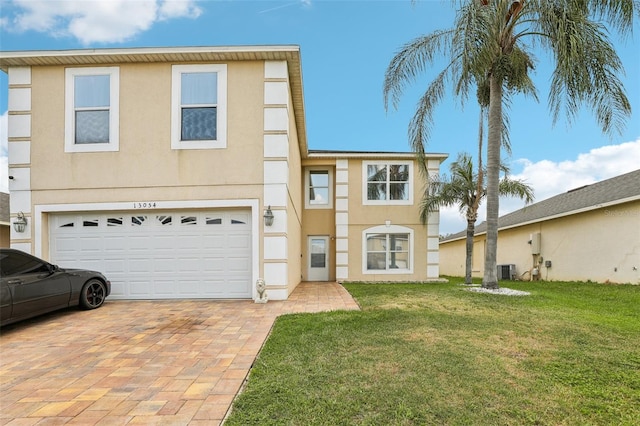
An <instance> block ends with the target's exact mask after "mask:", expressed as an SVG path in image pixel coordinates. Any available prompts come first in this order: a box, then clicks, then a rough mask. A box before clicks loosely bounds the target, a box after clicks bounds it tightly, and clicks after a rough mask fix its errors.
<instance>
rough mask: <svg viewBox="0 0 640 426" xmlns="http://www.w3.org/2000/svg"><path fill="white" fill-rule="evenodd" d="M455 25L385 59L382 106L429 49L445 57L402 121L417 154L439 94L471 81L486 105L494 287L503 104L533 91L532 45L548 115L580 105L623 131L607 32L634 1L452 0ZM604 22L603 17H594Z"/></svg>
mask: <svg viewBox="0 0 640 426" xmlns="http://www.w3.org/2000/svg"><path fill="white" fill-rule="evenodd" d="M454 3H456V4H458V5H459V9H458V12H457V15H456V19H455V23H454V26H453V27H452V28H451V29H448V30H439V31H435V32H433V33H431V34H428V35H425V36H422V37H418V38H416V39H415V40H413V41H411V42H409V43H407V44H406V45H404V46H403V47H402V48H401V49H400V50H399V51H398V53H397V54H396V55H395V56H394V57H393V59H392V60H391V62H390V64H389V66H388V67H387V70H386V73H385V81H384V88H383V93H384V104H385V108H387V109H388V107H389V104H391V105H392V106H393V107H394V108H396V107H397V106H398V104H399V101H400V98H401V96H402V93H403V91H404V89H405V87H406V85H407V84H408V83H411V82H413V81H415V80H416V78H417V77H418V75H419V74H421V73H422V72H424V71H425V69H426V67H427V66H428V65H430V64H432V63H433V62H434V60H435V58H436V57H439V56H444V57H445V58H447V60H448V61H449V62H448V64H447V65H446V67H445V68H444V70H442V71H441V72H440V73H439V74H437V76H436V77H435V78H434V80H433V81H432V82H431V83H430V84H429V85H428V86H427V89H426V91H425V93H424V94H423V95H422V97H421V98H420V100H419V101H418V105H417V109H416V113H415V115H414V117H413V118H412V120H411V122H410V124H409V141H410V144H411V146H412V148H413V150H414V151H415V152H416V154H417V155H418V157H419V158H423V157H424V152H425V144H426V142H427V141H428V139H429V129H430V127H431V126H433V125H434V124H435V123H434V122H433V112H434V109H435V107H436V106H437V104H438V103H439V102H440V101H441V100H442V99H443V98H444V96H445V88H446V86H447V84H449V83H450V84H452V85H453V90H454V94H455V95H456V96H458V97H460V98H461V99H462V100H465V99H467V98H468V94H469V91H470V89H471V88H472V87H476V88H477V98H478V101H479V102H480V105H481V106H482V107H486V108H487V110H488V127H489V129H488V140H487V174H486V179H487V185H486V189H487V194H486V197H487V198H486V199H487V247H486V254H485V266H484V277H483V281H482V285H483V287H485V288H498V279H497V273H496V254H497V242H498V208H499V204H498V203H499V184H500V164H501V162H500V148H501V146H502V129H503V128H504V127H505V120H506V117H507V115H506V114H505V112H504V109H503V107H504V105H505V104H508V103H509V101H510V99H511V97H512V96H513V95H515V94H525V95H532V96H534V97H536V89H535V87H534V84H533V82H532V80H531V78H530V76H529V72H530V70H531V69H533V67H534V65H535V61H534V58H533V56H532V54H531V49H532V48H533V47H536V48H542V49H544V50H546V51H549V52H550V53H551V56H552V60H553V64H554V66H555V69H554V71H553V73H552V75H551V86H550V92H549V93H550V94H549V107H550V110H551V115H552V117H553V122H554V123H555V122H556V121H557V119H558V117H559V115H560V113H561V112H563V110H564V112H565V113H566V117H567V119H568V121H569V122H571V121H572V119H573V118H575V117H576V115H577V113H578V112H579V109H580V108H581V107H582V106H587V107H589V108H591V109H592V110H593V112H594V113H595V118H596V122H597V123H598V124H599V125H600V127H601V129H602V131H603V133H606V134H613V133H616V132H621V131H622V129H623V127H624V124H625V122H626V120H627V119H628V117H629V116H630V115H631V105H630V103H629V100H628V99H627V96H626V94H625V91H624V86H623V84H622V82H621V80H620V78H619V77H618V76H619V75H621V74H623V73H624V68H623V66H622V63H621V61H620V58H619V57H618V55H617V53H616V52H615V49H614V47H613V44H612V42H611V40H610V39H609V36H608V31H609V30H616V31H618V33H620V34H621V35H627V34H630V33H631V31H632V29H633V18H634V13H638V15H640V3H639V2H638V1H634V0H554V1H550V0H455V1H454ZM601 22H604V23H606V24H607V25H608V26H605V24H603V23H601Z"/></svg>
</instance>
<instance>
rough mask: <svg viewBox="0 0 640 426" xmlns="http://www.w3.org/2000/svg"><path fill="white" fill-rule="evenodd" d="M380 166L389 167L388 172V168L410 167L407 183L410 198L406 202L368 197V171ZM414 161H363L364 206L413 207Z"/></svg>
mask: <svg viewBox="0 0 640 426" xmlns="http://www.w3.org/2000/svg"><path fill="white" fill-rule="evenodd" d="M380 165H386V166H387V170H388V166H394V165H401V166H405V165H406V166H408V169H409V180H408V181H407V183H408V191H409V196H408V198H407V199H406V200H389V199H387V200H369V198H368V197H367V194H368V186H367V184H368V181H367V178H368V174H367V169H368V168H369V166H380ZM413 180H414V179H413V161H403V160H397V161H389V160H386V161H363V162H362V204H364V205H378V206H389V205H398V206H408V205H412V204H413ZM387 196H389V194H388V193H387Z"/></svg>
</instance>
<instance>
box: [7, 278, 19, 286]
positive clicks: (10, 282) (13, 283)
mask: <svg viewBox="0 0 640 426" xmlns="http://www.w3.org/2000/svg"><path fill="white" fill-rule="evenodd" d="M7 283H8V284H12V285H16V284H22V280H20V279H17V280H9V281H7Z"/></svg>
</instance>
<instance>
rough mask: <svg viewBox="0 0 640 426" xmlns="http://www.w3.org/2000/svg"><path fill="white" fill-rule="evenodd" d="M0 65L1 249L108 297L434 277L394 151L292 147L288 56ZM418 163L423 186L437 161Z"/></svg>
mask: <svg viewBox="0 0 640 426" xmlns="http://www.w3.org/2000/svg"><path fill="white" fill-rule="evenodd" d="M0 68H1V69H2V70H3V71H4V72H6V73H7V74H8V79H9V93H8V99H9V112H8V114H9V115H8V123H9V126H8V136H9V167H10V174H11V175H12V176H13V177H14V179H13V180H11V182H10V190H11V191H10V192H11V221H12V222H13V221H15V219H16V218H17V215H18V213H20V212H24V215H25V217H26V218H27V221H28V224H27V227H26V231H25V232H24V233H17V232H15V231H14V230H11V246H12V247H15V248H18V249H21V250H24V251H26V252H30V253H33V254H35V255H38V256H42V257H44V258H45V259H48V260H50V261H51V262H54V263H58V264H61V265H64V266H77V267H84V268H93V269H97V270H100V271H102V272H105V273H106V274H107V276H108V277H109V278H110V280H111V281H112V283H113V293H112V296H111V297H112V298H114V299H165V298H255V297H256V290H255V283H256V281H257V280H258V279H260V278H262V279H264V280H265V282H266V285H267V295H268V297H269V298H270V299H286V298H287V297H288V295H289V294H290V293H291V292H292V291H293V289H294V288H295V287H296V286H297V285H298V283H299V282H301V281H334V280H337V281H346V280H349V281H356V280H366V281H378V280H381V281H425V280H430V279H437V278H438V275H439V270H438V229H439V227H438V220H439V217H438V214H434V215H432V216H431V217H430V222H429V224H428V225H427V226H425V225H422V224H420V222H419V216H418V202H419V200H420V197H421V194H422V193H423V191H424V183H423V180H422V177H421V175H420V173H419V171H418V167H417V166H416V163H415V160H414V156H413V155H412V154H410V153H375V152H370V153H367V152H327V151H310V150H309V149H308V147H307V135H306V128H305V109H304V96H303V87H302V71H301V62H300V51H299V47H297V46H250V47H242V46H241V47H192V48H189V47H180V48H148V49H96V50H71V51H21V52H2V53H1V54H0ZM325 121H326V123H327V125H330V123H331V113H330V112H328V113H327V117H326V120H325ZM363 125H364V124H363ZM335 137H336V138H340V137H341V136H340V135H339V134H337V135H335ZM427 158H428V168H429V171H430V172H431V173H434V174H435V173H438V171H439V167H440V163H441V162H442V161H443V160H444V159H445V158H446V155H444V154H429V155H428V156H427ZM271 215H273V223H272V224H268V222H269V216H271Z"/></svg>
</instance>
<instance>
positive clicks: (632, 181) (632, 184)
mask: <svg viewBox="0 0 640 426" xmlns="http://www.w3.org/2000/svg"><path fill="white" fill-rule="evenodd" d="M632 199H640V169H638V170H635V171H633V172H629V173H625V174H623V175H620V176H616V177H614V178H611V179H607V180H603V181H601V182H597V183H593V184H591V185H585V186H583V187H580V188H576V189H572V190H570V191H567V192H565V193H562V194H559V195H556V196H554V197H551V198H547V199H546V200H543V201H540V202H538V203H535V204H531V205H529V206H525V207H523V208H521V209H520V210H516V211H514V212H511V213H509V214H506V215H504V216H502V217H500V218H499V219H498V229H505V228H512V227H514V226H520V225H524V224H526V223H532V222H540V221H543V220H548V219H551V218H554V217H559V216H567V215H570V214H575V213H579V212H581V211H587V210H593V209H597V208H601V207H604V206H610V205H615V204H619V203H621V202H624V201H625V200H632ZM486 231H487V223H486V222H482V223H481V224H479V225H477V226H476V229H475V233H476V235H478V234H482V233H484V232H486ZM465 236H466V230H465V231H462V232H458V233H456V234H453V235H449V236H447V238H445V239H444V240H443V241H450V240H455V239H458V238H461V237H465Z"/></svg>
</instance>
